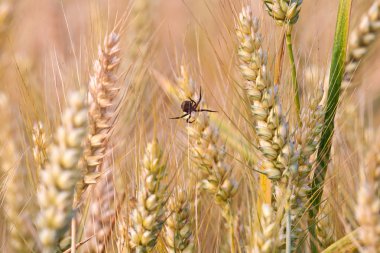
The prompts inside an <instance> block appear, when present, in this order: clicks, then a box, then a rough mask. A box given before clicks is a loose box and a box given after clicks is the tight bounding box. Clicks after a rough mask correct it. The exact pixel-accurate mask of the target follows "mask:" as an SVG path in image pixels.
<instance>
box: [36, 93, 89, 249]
mask: <svg viewBox="0 0 380 253" xmlns="http://www.w3.org/2000/svg"><path fill="white" fill-rule="evenodd" d="M87 113H88V110H87V105H86V103H85V98H84V96H83V94H80V93H78V92H77V93H72V94H70V95H69V101H68V106H67V109H66V110H65V112H64V114H63V115H62V125H61V126H60V127H59V128H58V129H57V131H56V134H55V139H54V141H53V143H52V144H50V145H49V152H48V157H49V158H48V162H47V163H46V166H45V168H44V169H43V170H42V171H41V172H40V186H39V189H38V192H37V200H38V204H39V206H40V211H39V213H38V217H37V221H36V223H37V227H38V234H39V238H40V240H41V244H42V247H43V248H42V249H41V250H42V252H46V253H48V252H56V251H57V247H58V243H59V241H60V239H62V237H63V235H64V233H65V232H66V231H67V230H68V229H69V226H70V224H71V219H73V216H74V215H75V213H74V211H75V210H73V204H74V203H73V201H74V191H75V186H76V183H77V182H78V181H79V180H80V179H81V170H80V168H79V166H78V162H79V159H80V157H81V155H82V151H83V148H82V143H83V141H84V139H85V136H86V133H87Z"/></svg>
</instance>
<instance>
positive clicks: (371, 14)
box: [342, 0, 380, 89]
mask: <svg viewBox="0 0 380 253" xmlns="http://www.w3.org/2000/svg"><path fill="white" fill-rule="evenodd" d="M379 31H380V1H379V0H375V1H374V3H373V4H372V5H371V7H370V8H369V10H368V11H367V12H366V13H364V14H363V16H362V18H361V19H360V23H359V25H358V26H357V27H356V28H355V29H354V30H353V31H352V32H351V34H350V37H349V44H348V53H347V60H346V67H345V70H344V79H343V83H342V89H347V88H349V87H350V86H352V84H353V83H355V81H354V80H353V78H354V75H355V72H356V71H357V70H358V68H359V67H360V63H361V61H363V59H364V57H365V56H366V55H367V53H368V51H369V48H370V46H371V45H372V44H374V42H375V40H376V38H377V34H378V32H379Z"/></svg>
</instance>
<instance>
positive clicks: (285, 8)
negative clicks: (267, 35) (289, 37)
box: [263, 0, 302, 26]
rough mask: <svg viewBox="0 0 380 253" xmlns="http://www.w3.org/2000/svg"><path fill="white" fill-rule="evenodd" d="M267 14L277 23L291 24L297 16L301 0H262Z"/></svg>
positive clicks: (295, 20)
mask: <svg viewBox="0 0 380 253" xmlns="http://www.w3.org/2000/svg"><path fill="white" fill-rule="evenodd" d="M263 1H264V5H265V9H266V11H267V12H268V14H269V15H270V16H271V17H272V18H273V19H274V20H275V22H276V24H278V25H281V26H283V25H293V24H295V23H296V22H297V20H298V18H299V12H300V10H301V4H302V0H263Z"/></svg>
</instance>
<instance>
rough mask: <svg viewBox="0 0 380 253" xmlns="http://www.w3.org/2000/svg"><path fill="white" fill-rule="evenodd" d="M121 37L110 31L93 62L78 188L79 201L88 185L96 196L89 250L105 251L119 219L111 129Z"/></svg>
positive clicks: (89, 224)
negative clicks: (81, 179)
mask: <svg viewBox="0 0 380 253" xmlns="http://www.w3.org/2000/svg"><path fill="white" fill-rule="evenodd" d="M119 55H120V36H119V34H117V33H116V32H111V33H110V34H108V35H106V36H105V38H104V43H103V45H99V48H98V59H96V60H95V61H94V70H93V71H94V72H93V74H92V76H91V77H90V83H89V94H88V102H89V136H88V142H87V145H86V152H85V160H86V163H87V170H86V171H85V173H84V180H83V182H82V184H80V185H79V187H78V197H77V198H78V201H80V198H81V196H80V195H81V192H83V191H84V190H85V189H86V188H87V187H88V186H89V185H92V187H93V188H92V189H93V193H94V194H90V193H89V195H88V198H90V209H89V210H90V212H89V214H88V217H87V218H86V220H87V221H88V222H87V224H86V227H85V231H84V236H85V238H90V237H92V236H93V235H95V236H94V237H93V238H92V239H91V240H90V241H89V242H88V243H87V244H86V247H87V250H89V251H92V252H96V251H97V250H100V251H103V250H105V248H106V245H107V243H108V240H109V239H110V237H111V233H112V231H113V227H114V224H115V219H116V210H115V208H116V207H115V199H114V198H115V194H114V193H115V186H114V185H115V184H114V179H113V177H114V175H115V169H114V164H113V159H112V152H113V144H112V141H111V134H112V130H113V129H114V127H115V120H116V118H117V115H118V105H119V102H120V99H121V98H120V96H119V90H120V83H119V78H118V76H117V70H118V67H119V65H120V56H119Z"/></svg>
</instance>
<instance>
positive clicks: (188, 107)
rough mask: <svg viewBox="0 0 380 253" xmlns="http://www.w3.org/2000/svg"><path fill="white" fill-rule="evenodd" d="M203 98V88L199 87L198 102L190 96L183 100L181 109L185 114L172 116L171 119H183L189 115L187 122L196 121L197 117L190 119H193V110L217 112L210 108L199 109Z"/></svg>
mask: <svg viewBox="0 0 380 253" xmlns="http://www.w3.org/2000/svg"><path fill="white" fill-rule="evenodd" d="M201 100H202V88H201V87H199V99H198V102H195V101H194V100H193V99H191V98H189V100H185V101H183V102H182V104H181V109H182V111H183V112H184V113H185V114H184V115H182V116H179V117H175V118H170V119H182V118H184V117H186V116H189V117H188V118H187V119H186V122H187V123H193V122H194V121H195V119H194V120H193V121H190V119H191V113H192V112H217V111H213V110H208V109H198V106H199V103H200V102H201Z"/></svg>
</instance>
